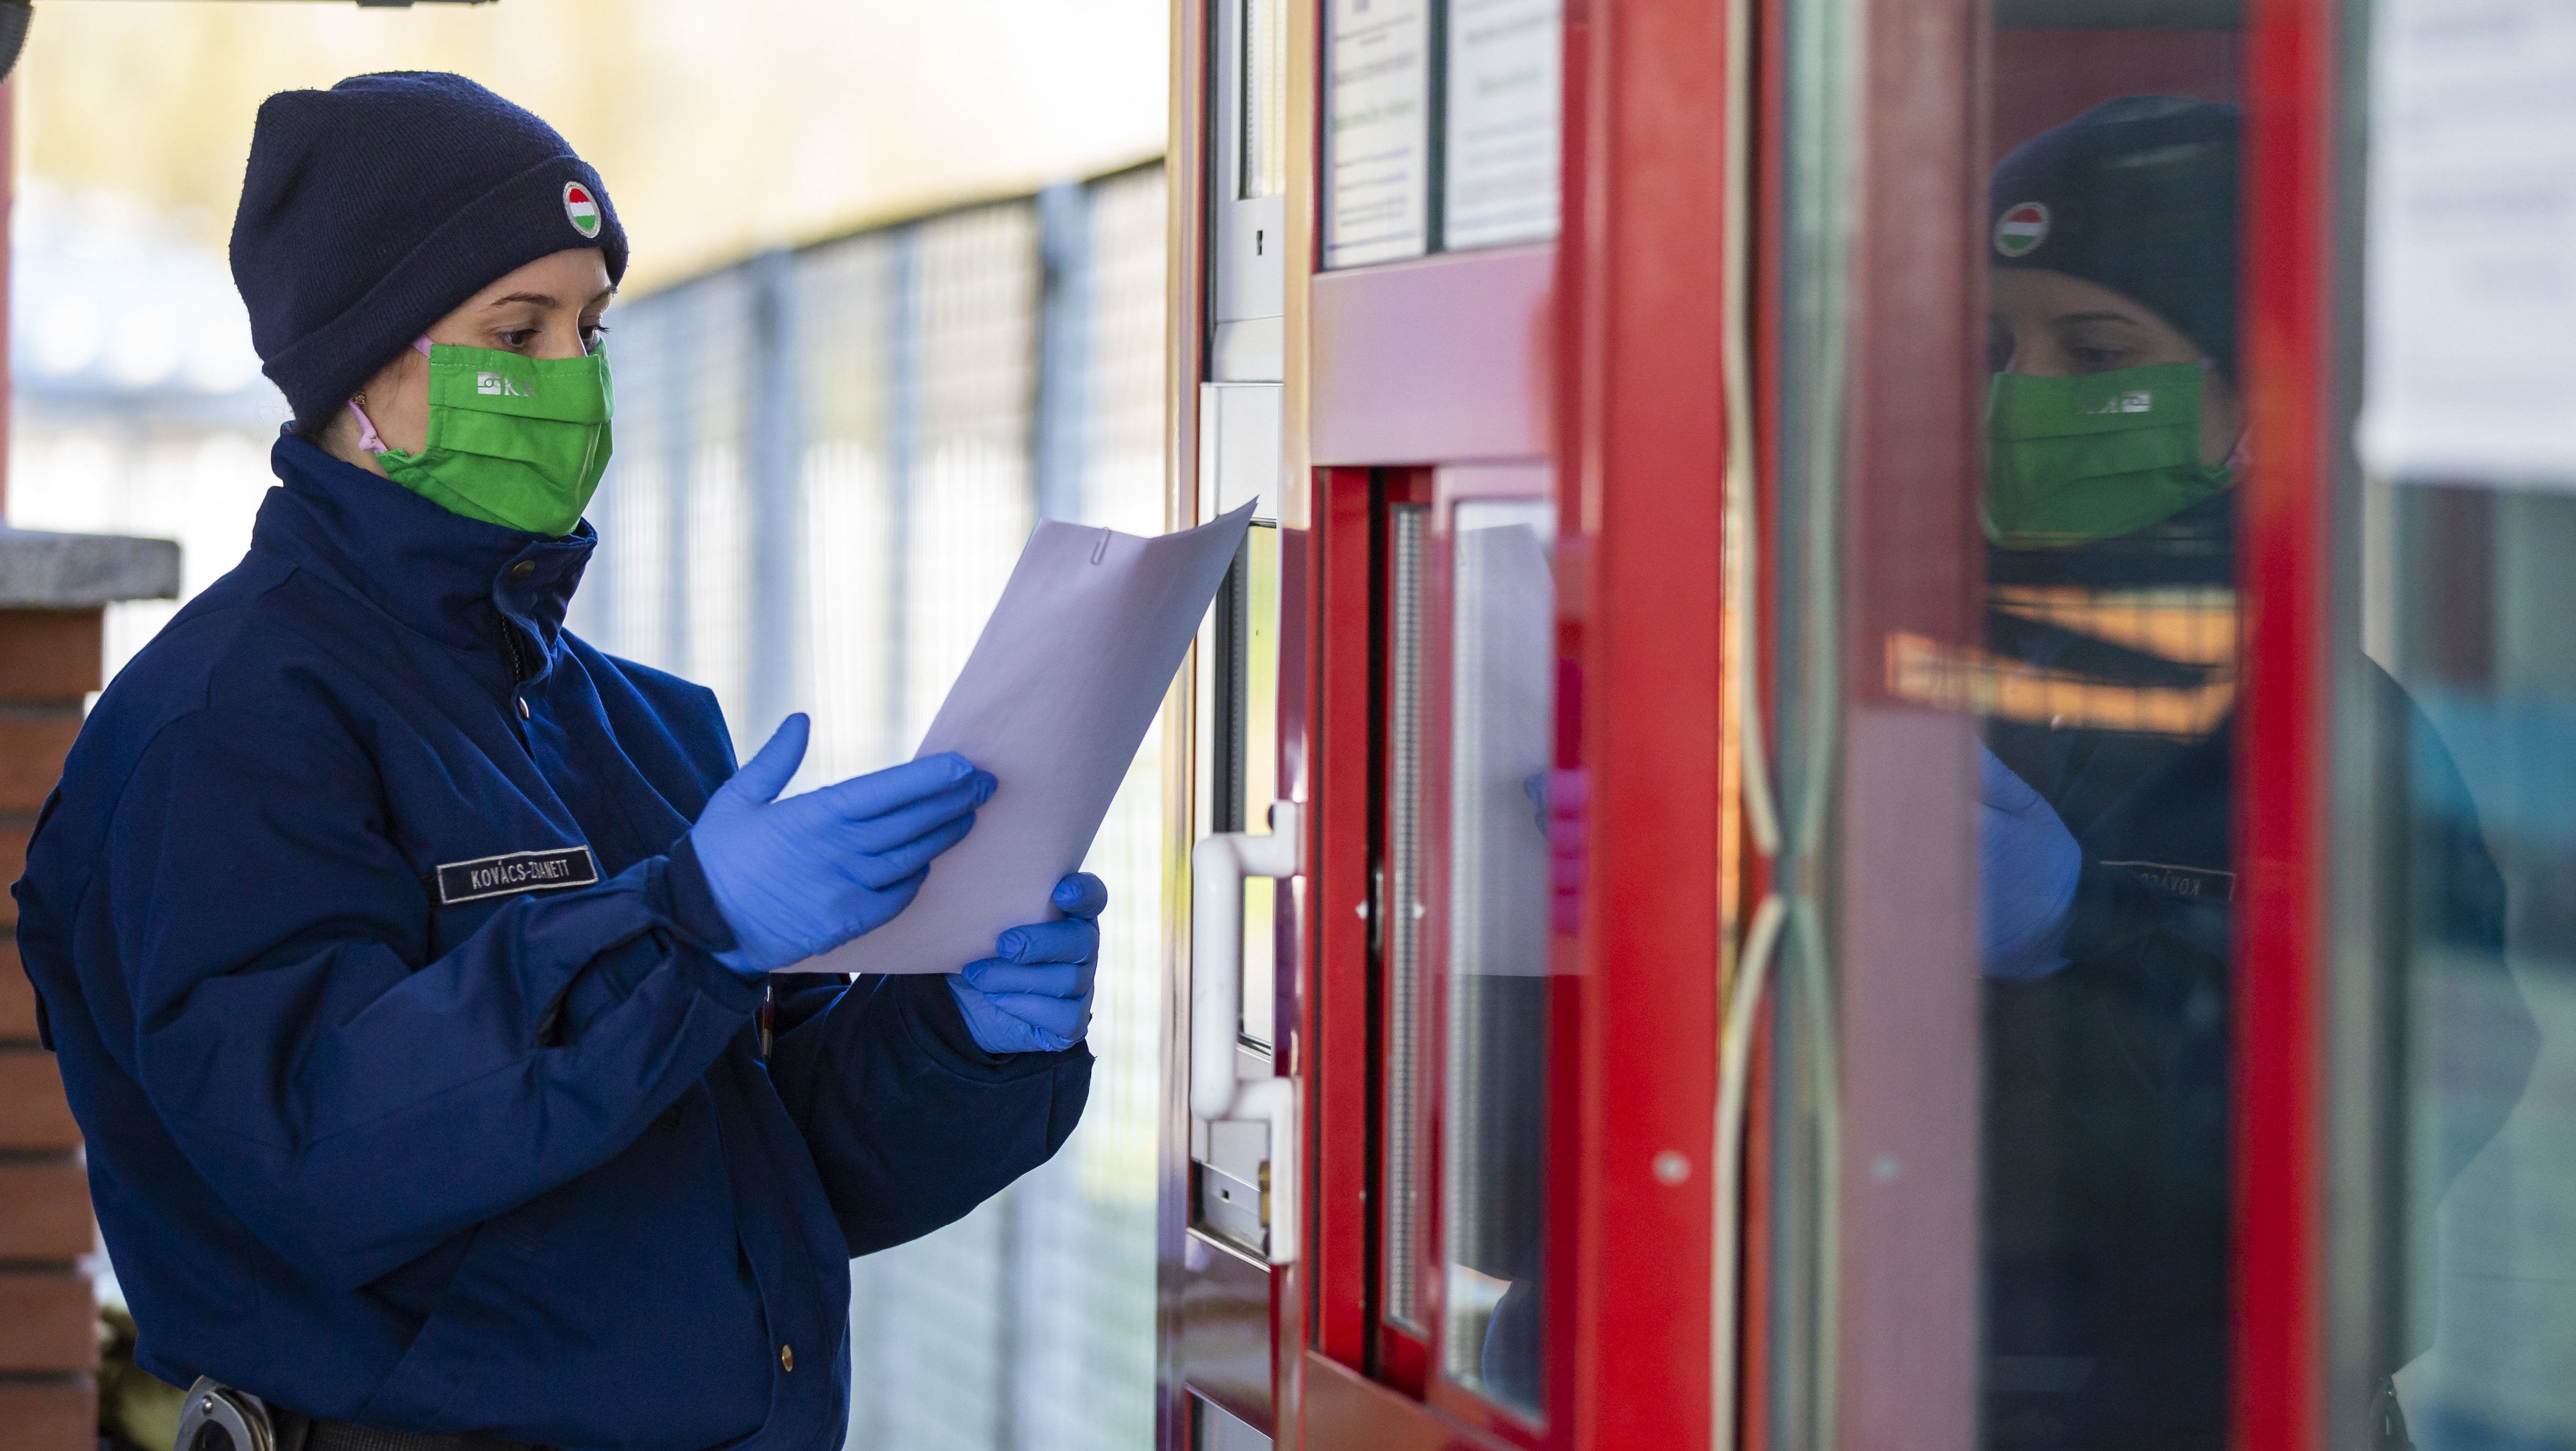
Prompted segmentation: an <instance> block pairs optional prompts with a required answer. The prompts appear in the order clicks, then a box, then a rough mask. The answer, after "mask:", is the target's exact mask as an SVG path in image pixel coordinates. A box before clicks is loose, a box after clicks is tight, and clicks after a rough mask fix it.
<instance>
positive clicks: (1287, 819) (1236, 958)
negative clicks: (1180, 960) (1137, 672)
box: [1190, 801, 1305, 1265]
mask: <svg viewBox="0 0 2576 1451" xmlns="http://www.w3.org/2000/svg"><path fill="white" fill-rule="evenodd" d="M1298 824H1299V818H1298V807H1297V803H1296V802H1294V801H1276V802H1272V803H1271V806H1270V834H1269V835H1267V836H1254V835H1251V834H1250V833H1248V832H1241V831H1220V832H1217V833H1216V834H1214V835H1212V836H1209V837H1206V838H1204V839H1202V840H1201V841H1200V842H1199V844H1198V845H1197V846H1195V847H1193V848H1191V849H1190V1112H1191V1113H1194V1114H1196V1115H1198V1116H1199V1117H1200V1118H1203V1119H1206V1120H1208V1121H1210V1122H1212V1123H1213V1122H1216V1121H1219V1120H1223V1119H1260V1120H1263V1121H1264V1122H1266V1123H1268V1124H1269V1125H1270V1182H1269V1183H1268V1185H1266V1186H1265V1187H1266V1189H1267V1191H1268V1192H1267V1193H1266V1194H1265V1195H1264V1196H1263V1197H1264V1199H1266V1200H1267V1201H1268V1204H1269V1209H1270V1263H1272V1264H1274V1265H1285V1264H1294V1263H1296V1260H1297V1222H1298V1217H1299V1213H1298V1211H1299V1206H1298V1200H1297V1158H1298V1153H1299V1149H1300V1145H1299V1144H1298V1142H1297V1079H1296V1077H1295V1075H1293V1074H1289V1075H1280V1076H1274V1077H1270V1078H1253V1079H1244V1078H1238V1077H1236V1076H1235V1071H1234V1063H1235V1041H1236V1039H1237V1038H1238V1037H1239V1036H1241V1024H1242V1022H1243V879H1244V878H1245V877H1293V876H1295V875H1296V874H1297V868H1298V865H1299V863H1300V861H1301V860H1302V859H1303V857H1304V855H1305V852H1304V846H1305V838H1304V836H1303V834H1302V833H1300V832H1299V831H1298Z"/></svg>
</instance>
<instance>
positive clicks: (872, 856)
mask: <svg viewBox="0 0 2576 1451" xmlns="http://www.w3.org/2000/svg"><path fill="white" fill-rule="evenodd" d="M811 731H812V724H811V722H810V721H808V720H807V718H806V717H805V715H804V713H803V712H801V711H800V712H798V713H797V714H795V715H791V716H789V717H788V718H787V719H786V720H784V721H782V722H780V724H779V727H778V732H777V734H775V735H773V736H771V737H770V738H769V744H767V745H765V746H762V747H761V748H760V753H759V754H758V755H755V756H753V757H752V758H751V759H750V760H749V761H747V762H745V763H744V764H743V767H742V769H741V770H739V771H736V772H734V774H733V778H732V779H731V780H729V781H727V782H725V783H724V784H723V785H722V786H719V787H717V788H716V792H715V795H714V796H712V797H710V798H709V799H708V801H707V809H706V810H705V811H703V812H701V813H699V815H698V824H697V825H696V826H693V827H691V828H690V829H689V841H690V844H691V845H692V846H694V847H695V848H696V850H697V856H698V864H699V866H700V867H701V868H702V869H704V871H705V872H706V877H707V886H708V888H709V890H711V891H712V892H713V893H714V895H715V899H716V906H717V907H718V908H719V909H720V910H721V911H722V912H723V913H724V918H725V923H726V925H727V926H730V927H731V928H733V935H734V943H735V946H734V949H733V950H732V951H730V952H721V953H718V954H716V960H717V961H719V962H722V963H723V964H724V965H725V966H727V967H729V968H732V969H733V970H734V971H735V972H738V973H741V974H742V975H743V976H745V977H758V976H760V975H761V974H763V973H767V972H774V971H776V970H777V969H779V968H782V967H789V966H793V965H794V964H796V963H799V962H802V961H804V960H805V959H806V958H809V957H812V956H814V955H816V954H817V953H822V952H829V951H830V950H832V949H833V948H835V947H838V946H840V945H841V944H842V943H844V942H847V941H849V940H850V939H851V938H853V937H856V936H858V935H859V934H861V933H863V932H869V931H873V930H875V929H876V928H878V927H882V926H884V925H885V924H886V923H887V922H888V921H890V920H892V919H893V917H894V915H895V914H896V913H897V912H900V911H902V910H903V909H904V907H905V906H906V905H907V904H909V903H910V902H911V901H912V898H913V894H914V893H916V892H918V891H920V890H921V882H922V878H924V877H925V876H927V875H928V874H929V871H930V859H931V858H932V857H935V856H937V855H939V854H940V853H941V852H943V851H946V850H948V848H950V847H952V846H955V845H956V844H957V843H958V842H959V841H961V840H964V839H965V836H966V833H967V831H968V829H970V828H971V827H973V826H974V824H975V808H976V807H979V806H981V805H983V804H984V803H985V802H986V801H988V800H990V799H991V798H992V795H993V786H994V781H993V777H992V775H991V774H990V773H989V772H985V771H979V770H977V769H975V767H974V765H973V763H971V762H969V761H968V760H967V759H966V758H965V757H963V756H958V755H954V754H942V755H936V756H925V757H923V758H922V759H920V760H918V761H907V762H905V763H904V764H903V765H900V766H894V767H890V768H888V769H886V770H883V771H876V772H872V773H870V774H868V775H865V776H853V777H851V778H850V779H849V780H846V781H841V782H838V783H836V784H833V785H830V786H825V787H823V788H821V789H819V790H815V791H808V792H806V793H805V794H804V795H802V796H791V797H789V798H787V799H786V800H784V801H781V800H779V799H778V793H779V792H780V791H781V790H784V789H785V788H786V786H787V782H788V780H789V779H790V778H792V777H793V776H794V775H795V774H796V768H797V766H798V765H800V764H801V763H803V761H804V759H805V743H806V740H807V738H808V736H809V735H810V734H811Z"/></svg>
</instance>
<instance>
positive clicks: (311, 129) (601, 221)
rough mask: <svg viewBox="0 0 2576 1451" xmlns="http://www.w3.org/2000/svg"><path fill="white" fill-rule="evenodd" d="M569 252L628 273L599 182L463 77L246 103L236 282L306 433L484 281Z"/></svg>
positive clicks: (518, 113)
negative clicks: (579, 250) (594, 254)
mask: <svg viewBox="0 0 2576 1451" xmlns="http://www.w3.org/2000/svg"><path fill="white" fill-rule="evenodd" d="M573 247H598V248H600V249H601V250H602V251H604V252H605V253H606V254H607V261H608V278H609V281H611V282H615V281H616V280H617V279H618V278H620V277H622V276H624V275H625V272H626V233H625V230H624V229H623V228H621V227H619V226H618V224H617V210H616V208H615V207H613V206H611V205H609V201H608V192H607V190H606V188H604V187H602V186H601V185H600V184H599V173H598V172H595V171H593V170H591V169H590V166H589V165H588V164H587V163H586V162H584V161H583V160H582V159H581V158H580V157H578V156H575V155H573V153H572V148H571V147H570V146H567V145H565V144H564V139H563V138H562V137H561V136H558V135H556V134H555V129H554V128H553V127H551V126H549V125H547V124H546V123H545V122H543V121H540V120H538V119H537V118H536V117H535V116H534V115H532V114H530V113H529V112H528V111H526V110H524V109H522V108H520V107H518V106H515V105H512V104H511V103H510V102H508V101H505V100H503V99H501V98H500V97H499V96H496V95H494V94H492V93H491V92H490V91H487V90H485V89H484V88H483V87H481V86H478V85H476V84H475V83H474V82H472V81H469V80H467V79H466V78H465V77H463V76H459V75H451V74H449V73H447V72H445V71H387V72H384V73H382V74H378V75H366V76H351V77H350V78H349V79H347V80H345V81H342V82H341V83H340V84H338V85H336V86H333V87H332V88H331V89H329V90H327V91H280V92H279V93H277V94H276V95H274V96H271V97H269V98H268V99H267V100H265V101H263V102H261V103H260V107H259V122H258V125H257V126H256V127H255V128H254V129H253V131H252V133H251V142H250V170H249V174H248V175H247V176H246V177H244V178H243V181H242V199H241V211H240V213H239V214H238V215H236V216H235V217H234V218H233V244H232V258H233V283H234V285H235V286H237V287H239V288H240V289H241V295H242V301H243V303H245V304H246V305H248V307H249V309H250V336H251V342H252V343H253V344H254V345H255V346H256V347H257V348H258V349H259V356H260V364H261V371H262V372H265V373H266V374H268V376H269V378H270V379H271V380H272V381H274V382H275V383H276V384H277V386H278V388H279V389H280V390H282V391H283V392H284V393H285V394H286V401H287V402H288V403H289V404H291V405H293V407H294V409H295V417H296V420H297V422H298V424H299V425H301V426H303V427H305V428H306V429H308V430H309V429H310V428H311V427H313V426H314V425H316V424H318V423H320V422H321V421H322V420H324V419H327V418H329V417H330V415H331V414H332V413H333V412H335V411H337V410H338V409H339V407H340V405H342V404H343V403H346V402H347V401H348V400H349V395H351V394H352V393H355V392H357V391H358V389H359V388H361V387H363V386H364V385H365V384H366V381H367V380H368V379H369V378H372V377H374V376H375V374H376V370H377V369H379V368H382V367H383V366H384V365H385V363H386V361H387V360H389V359H391V358H392V357H394V356H395V355H396V354H397V353H400V352H401V351H402V350H403V349H404V348H405V347H406V346H408V345H409V344H410V343H411V341H412V339H414V338H417V337H419V336H420V335H421V334H422V332H424V331H425V330H427V328H428V327H429V325H430V324H431V323H434V322H436V321H438V320H439V319H440V318H442V317H445V316H446V315H447V314H448V313H450V312H453V311H455V310H456V308H457V307H458V306H460V305H461V304H463V303H464V302H465V300H466V299H467V298H470V297H472V296H473V295H474V294H475V293H477V292H480V291H482V290H483V289H484V288H485V287H487V286H489V285H490V284H491V283H492V281H493V280H494V279H495V278H498V277H500V276H502V275H503V274H505V273H507V272H510V271H511V270H513V269H515V268H518V267H522V266H525V265H526V264H528V263H530V262H533V261H535V260H537V259H538V258H540V257H546V256H551V255H552V254H554V253H556V252H561V251H564V250H566V249H567V248H573Z"/></svg>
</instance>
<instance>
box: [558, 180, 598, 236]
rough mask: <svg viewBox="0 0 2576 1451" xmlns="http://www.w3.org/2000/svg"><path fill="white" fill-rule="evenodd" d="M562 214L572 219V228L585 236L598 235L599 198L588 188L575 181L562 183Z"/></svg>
mask: <svg viewBox="0 0 2576 1451" xmlns="http://www.w3.org/2000/svg"><path fill="white" fill-rule="evenodd" d="M563 196H564V215H565V216H567V217H570V218H571V219H572V229H573V230H574V231H576V232H579V233H581V234H582V235H583V236H585V237H596V236H598V235H599V198H597V197H594V196H592V195H591V194H590V188H589V187H586V186H583V185H582V184H581V183H580V182H577V181H568V182H565V183H564V193H563Z"/></svg>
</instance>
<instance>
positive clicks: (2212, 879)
mask: <svg viewBox="0 0 2576 1451" xmlns="http://www.w3.org/2000/svg"><path fill="white" fill-rule="evenodd" d="M2102 865H2104V866H2106V867H2126V868H2128V869H2129V870H2130V871H2133V872H2135V873H2137V874H2138V875H2139V876H2140V877H2142V878H2144V879H2145V881H2146V883H2147V885H2148V886H2151V887H2154V888H2155V889H2157V890H2158V891H2161V892H2164V893H2165V894H2167V895H2168V896H2175V897H2197V898H2200V899H2202V900H2204V901H2211V902H2233V901H2235V900H2236V874H2235V873H2234V872H2222V871H2218V870H2215V869H2213V868H2210V867H2184V866H2176V865H2174V864H2173V863H2171V862H2108V861H2106V862H2104V863H2102Z"/></svg>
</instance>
